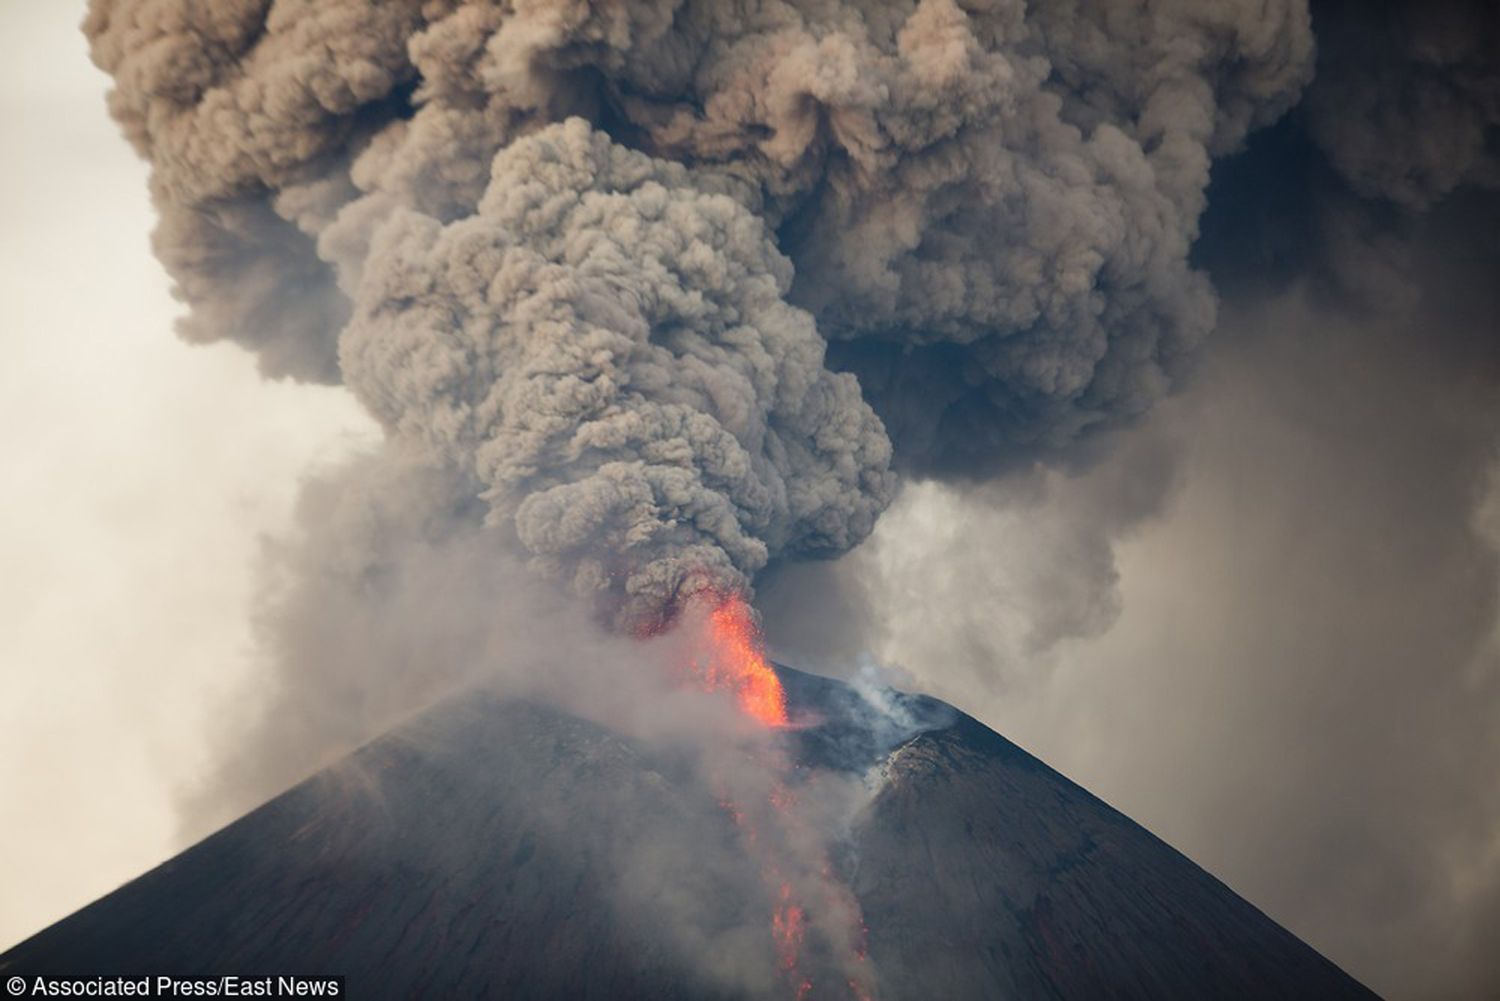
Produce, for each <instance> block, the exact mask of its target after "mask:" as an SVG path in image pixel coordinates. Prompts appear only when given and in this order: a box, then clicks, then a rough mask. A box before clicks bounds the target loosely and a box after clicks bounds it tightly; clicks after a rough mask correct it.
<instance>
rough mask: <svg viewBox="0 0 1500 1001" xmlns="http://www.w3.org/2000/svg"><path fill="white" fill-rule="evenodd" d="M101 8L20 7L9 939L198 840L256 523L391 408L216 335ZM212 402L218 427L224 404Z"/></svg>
mask: <svg viewBox="0 0 1500 1001" xmlns="http://www.w3.org/2000/svg"><path fill="white" fill-rule="evenodd" d="M82 16H83V4H82V3H81V2H79V3H71V2H69V3H63V2H52V0H7V2H6V3H4V4H0V38H4V39H5V47H6V53H5V59H4V60H0V81H3V82H0V121H3V125H0V128H3V130H4V133H5V135H6V136H8V141H7V148H6V154H5V156H4V157H3V158H0V219H3V220H4V225H5V235H4V239H3V240H0V303H3V304H4V306H3V313H0V316H3V324H4V326H3V337H4V341H5V348H6V352H5V353H6V362H5V365H4V366H3V367H0V415H3V416H0V453H3V454H4V456H5V462H4V464H3V466H0V484H3V485H0V495H3V496H4V498H5V501H4V511H5V515H4V517H3V518H0V567H4V573H3V575H0V608H3V609H4V612H3V613H0V665H3V670H4V675H5V698H4V699H3V700H0V790H3V791H4V795H3V796H0V831H3V832H4V833H3V835H0V839H3V840H0V844H3V848H4V850H3V851H0V886H3V887H4V892H0V942H3V943H5V944H7V945H8V944H9V943H11V942H14V941H17V940H19V939H20V938H22V937H23V936H25V935H27V934H29V933H30V932H33V931H35V930H37V929H38V928H40V927H42V926H43V925H45V924H47V923H48V922H51V921H53V920H55V919H57V918H59V917H61V916H63V915H64V914H66V913H68V912H70V911H72V910H73V909H75V908H77V907H78V906H80V905H82V904H84V903H87V902H88V901H89V900H91V899H93V898H94V897H97V896H98V895H100V894H101V893H103V892H105V891H107V890H109V889H111V888H112V887H113V886H115V885H116V884H118V883H120V882H123V881H124V880H126V879H128V878H130V877H132V876H134V875H137V874H139V873H140V872H141V871H143V870H144V869H146V868H148V867H149V866H151V865H154V864H155V863H157V862H159V861H161V860H162V859H163V858H165V857H166V856H167V855H168V854H170V853H172V852H173V851H174V850H176V849H177V848H179V847H181V846H180V845H179V844H178V842H177V840H176V834H175V825H176V820H175V816H174V809H173V804H172V803H171V800H170V797H171V793H172V790H173V789H174V788H176V787H177V786H178V785H179V784H180V783H182V782H184V781H190V780H191V779H192V777H193V776H195V775H196V774H198V772H199V770H200V769H202V768H203V767H205V766H204V762H203V760H202V748H203V747H204V746H205V743H206V736H207V734H208V732H209V731H211V730H212V729H213V728H214V727H216V726H217V725H218V717H219V714H221V713H223V712H226V711H232V706H231V705H230V704H228V703H227V702H226V701H225V699H226V697H227V696H229V695H231V694H233V693H235V692H236V691H237V688H236V684H237V683H238V682H241V681H243V678H244V676H245V674H246V672H248V671H250V670H251V669H252V662H251V654H250V648H249V636H248V628H247V620H246V605H247V600H248V597H249V593H250V592H249V590H248V581H249V570H250V561H251V560H252V559H253V557H254V554H255V552H256V548H257V545H258V538H259V536H260V535H261V533H263V532H265V531H266V530H267V529H270V528H274V527H275V526H277V525H279V524H281V523H283V521H284V520H285V518H286V517H287V513H288V510H289V506H290V503H291V500H292V498H293V495H294V493H295V490H296V485H297V479H298V473H299V471H300V470H303V469H305V468H307V467H308V466H309V464H312V463H317V462H319V461H326V460H327V459H329V458H331V457H332V456H334V455H336V454H338V453H339V452H340V451H342V450H344V449H346V448H347V447H348V443H349V442H350V441H351V440H352V439H354V438H357V437H358V436H360V435H367V434H369V433H371V422H369V421H368V419H367V418H365V417H364V416H363V415H362V413H361V412H360V411H359V410H358V408H357V407H356V406H355V405H354V404H353V403H352V402H351V401H350V400H349V399H348V398H347V397H346V396H345V394H343V393H342V392H341V391H337V390H329V389H312V388H306V387H293V386H290V385H277V384H270V383H266V382H263V381H262V380H261V379H260V378H259V377H258V376H257V375H256V373H255V367H254V364H253V363H252V362H251V360H250V358H249V356H247V355H245V354H244V353H243V352H241V351H239V350H237V349H235V348H232V347H229V346H227V345H225V346H216V347H212V348H208V349H204V350H194V349H191V348H189V347H187V346H186V345H184V344H182V343H180V342H179V341H178V340H177V339H176V338H174V337H173V336H172V333H171V324H172V319H173V317H174V316H175V315H176V314H177V312H178V307H177V305H176V304H175V303H174V302H173V301H172V299H171V297H170V295H169V294H168V283H167V280H166V277H165V275H164V274H163V273H162V270H161V267H160V266H159V265H158V264H157V263H156V260H155V259H154V258H153V257H152V256H151V251H150V247H149V244H148V234H149V232H150V229H151V226H152V222H153V214H152V211H151V208H150V205H149V202H148V199H147V195H146V169H145V166H144V165H143V164H141V163H140V162H139V161H137V159H136V157H135V155H134V153H133V152H132V151H131V150H130V148H129V146H127V145H126V143H125V142H124V141H123V140H122V139H121V137H120V135H119V131H118V129H117V128H116V127H115V125H114V123H113V122H111V121H110V120H109V117H108V115H107V113H106V111H105V106H104V93H105V89H106V78H105V77H104V75H103V74H101V73H99V72H98V71H97V70H96V69H94V67H93V66H92V65H91V64H90V63H89V61H88V56H87V52H86V47H85V44H84V40H83V36H82V35H81V34H80V33H79V31H78V29H77V25H78V21H79V20H80V19H81V18H82ZM210 409H212V410H213V411H214V413H215V414H216V416H215V418H214V419H213V420H212V421H208V420H205V419H204V415H205V413H206V412H208V411H209V410H210Z"/></svg>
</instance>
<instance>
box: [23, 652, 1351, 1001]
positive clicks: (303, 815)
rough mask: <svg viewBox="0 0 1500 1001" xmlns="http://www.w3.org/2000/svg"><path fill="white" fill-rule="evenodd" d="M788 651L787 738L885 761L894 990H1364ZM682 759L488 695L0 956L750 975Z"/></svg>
mask: <svg viewBox="0 0 1500 1001" xmlns="http://www.w3.org/2000/svg"><path fill="white" fill-rule="evenodd" d="M784 676H785V678H786V681H787V685H788V691H789V694H790V696H791V697H792V700H793V702H794V705H796V706H799V707H801V708H802V709H803V710H806V711H811V712H814V713H816V714H817V715H818V716H820V717H822V718H823V719H825V720H826V721H827V722H826V723H824V724H823V725H822V726H820V727H817V728H814V729H811V730H809V731H807V732H805V733H803V734H800V735H799V736H798V738H797V739H798V741H799V747H798V748H797V751H798V754H799V757H800V758H801V759H802V760H803V761H805V762H807V763H809V764H810V765H816V766H820V767H829V766H831V767H845V768H849V767H860V766H863V765H864V764H865V763H867V762H872V761H883V764H882V765H881V766H880V767H883V768H884V769H885V772H886V775H887V782H886V784H885V786H884V788H883V790H882V792H881V793H880V794H879V796H878V797H877V798H876V800H875V801H874V803H873V804H872V805H871V806H870V808H869V809H868V810H867V811H866V813H865V814H864V815H862V818H861V820H860V821H859V823H858V824H857V826H856V829H855V832H854V839H853V840H854V843H853V844H852V845H851V846H850V851H849V853H848V856H849V858H850V859H851V860H854V861H852V862H851V867H852V871H851V874H850V878H851V883H852V885H853V887H854V889H855V891H856V893H857V895H858V896H859V899H860V903H861V906H862V907H863V910H864V916H865V920H866V923H867V925H868V926H869V945H870V956H871V960H872V961H873V963H874V965H875V968H876V971H877V973H878V976H879V982H880V996H881V997H883V998H886V999H890V998H966V997H973V998H997V997H1006V998H1079V999H1095V998H1216V999H1228V998H1319V999H1322V998H1343V997H1360V998H1368V997H1371V996H1372V995H1370V994H1369V992H1367V991H1366V990H1364V988H1362V987H1361V986H1360V985H1359V984H1357V983H1356V982H1355V981H1353V980H1352V979H1350V978H1349V977H1348V976H1346V975H1345V974H1344V973H1342V972H1341V971H1340V970H1338V969H1337V968H1336V967H1335V966H1333V965H1332V964H1331V963H1329V962H1328V961H1327V960H1325V959H1323V958H1322V957H1321V956H1319V955H1318V954H1317V953H1316V952H1314V951H1313V950H1312V949H1310V948H1309V947H1307V946H1306V945H1304V944H1303V943H1301V942H1300V941H1298V940H1297V939H1296V938H1295V937H1294V936H1292V935H1291V934H1290V933H1288V932H1287V931H1285V930H1284V929H1282V928H1281V927H1280V926H1278V925H1276V924H1275V923H1274V922H1272V921H1271V920H1269V919H1268V918H1266V917H1265V916H1264V915H1262V914H1261V913H1260V912H1259V911H1257V910H1255V908H1253V907H1251V906H1250V905H1249V904H1247V903H1246V902H1245V901H1243V900H1241V899H1240V898H1239V897H1237V896H1235V894H1233V893H1232V892H1231V891H1230V890H1228V889H1227V888H1226V887H1225V886H1224V885H1223V884H1221V883H1219V882H1218V881H1217V880H1215V879H1213V877H1211V876H1209V875H1208V874H1207V873H1205V872H1203V871H1202V870H1201V869H1199V868H1198V867H1197V866H1195V865H1194V864H1193V863H1192V862H1190V861H1188V860H1187V859H1186V858H1184V857H1183V856H1182V855H1180V854H1179V853H1177V852H1176V851H1174V850H1172V849H1171V848H1170V847H1168V846H1167V845H1165V844H1164V843H1162V842H1161V841H1159V840H1158V839H1156V838H1155V837H1153V836H1152V835H1151V834H1150V833H1148V832H1147V831H1145V830H1144V829H1143V828H1141V827H1140V826H1139V825H1137V824H1134V823H1133V822H1131V821H1130V820H1129V819H1127V818H1126V817H1124V816H1123V815H1121V814H1119V813H1118V812H1116V811H1115V810H1112V809H1111V808H1109V807H1108V806H1106V805H1105V804H1103V803H1102V802H1100V801H1099V800H1097V799H1095V798H1094V797H1093V796H1091V795H1089V794H1088V793H1087V792H1085V791H1084V790H1082V789H1080V788H1079V787H1078V786H1076V785H1074V784H1073V783H1071V782H1069V781H1068V780H1067V779H1065V778H1063V777H1062V776H1060V775H1058V774H1057V773H1056V772H1054V771H1052V770H1051V769H1049V768H1047V767H1046V766H1045V765H1043V764H1041V763H1040V762H1039V761H1037V760H1036V759H1035V758H1032V757H1030V756H1029V755H1027V754H1026V753H1024V752H1023V751H1021V750H1020V749H1018V748H1016V747H1015V746H1014V745H1012V744H1010V743H1009V742H1007V741H1006V740H1004V739H1003V738H1001V737H999V736H998V735H996V734H994V733H993V732H991V731H989V730H988V729H986V728H984V727H983V726H981V725H980V724H978V723H977V722H975V721H974V720H972V719H969V718H968V717H964V716H962V715H960V714H957V713H955V712H952V711H951V710H948V709H947V708H946V707H944V706H942V705H941V704H940V703H936V702H934V701H932V700H927V699H908V700H906V702H905V705H906V707H907V708H908V709H909V710H911V711H912V712H913V713H914V714H915V715H916V716H917V717H919V718H924V719H926V720H928V721H929V722H928V723H927V724H926V725H927V729H926V730H925V731H923V732H920V733H919V734H918V735H917V736H915V737H909V738H908V739H904V740H900V741H899V742H897V743H896V744H895V746H894V747H893V748H892V746H891V745H892V741H893V739H894V738H893V737H892V736H891V734H890V733H889V732H887V733H880V732H874V733H872V732H871V731H870V730H869V729H868V727H867V726H865V725H864V724H863V723H860V722H856V720H859V719H863V718H864V716H862V715H859V714H856V713H855V712H854V709H855V707H857V705H858V698H857V697H856V696H854V695H853V693H852V692H850V690H849V689H847V688H845V687H844V686H842V685H840V684H838V683H835V682H830V681H826V680H824V679H817V678H813V677H811V676H808V675H801V674H798V673H797V672H790V671H789V672H786V673H785V675H784ZM679 779H680V775H679V774H678V772H676V771H674V764H673V762H671V761H670V760H665V759H663V758H662V757H661V756H652V755H650V754H648V753H647V752H646V751H644V750H643V749H641V748H639V747H638V746H636V745H634V744H633V743H631V742H630V741H627V740H625V739H623V738H621V737H619V736H617V735H615V734H612V733H610V732H609V731H606V730H604V729H602V728H600V727H598V726H595V725H593V724H590V723H587V722H584V721H581V720H578V719H576V718H573V717H570V716H567V715H565V714H562V713H559V712H557V711H555V710H551V709H546V708H542V707H539V706H535V705H530V704H526V703H516V702H502V701H500V700H498V699H497V698H495V697H494V696H491V695H487V694H482V693H474V694H471V695H469V696H466V697H465V698H464V699H463V700H460V701H457V702H453V703H449V704H446V705H444V706H440V707H439V708H438V709H436V710H434V711H432V712H431V713H429V714H427V716H425V717H423V718H421V719H419V720H417V721H416V722H415V723H413V724H411V725H410V726H407V727H405V728H402V729H401V730H399V731H397V732H396V733H394V734H392V735H389V736H387V737H385V738H383V739H382V740H379V741H376V742H375V743H373V744H371V745H369V746H368V747H366V748H364V749H362V750H360V751H359V752H357V753H356V754H355V755H353V756H352V757H351V759H350V761H349V762H348V763H346V764H345V765H344V766H342V767H340V768H338V769H334V770H331V771H330V772H328V773H324V774H323V775H320V776H317V777H315V778H313V779H311V780H309V781H308V782H305V783H303V784H302V785H299V786H297V787H296V788H294V789H292V790H291V791H289V792H287V793H285V794H284V795H282V796H280V797H278V798H276V799H275V800H272V801H271V802H270V803H268V804H266V805H265V806H263V807H261V808H260V809H258V810H256V811H254V812H252V813H250V814H248V815H246V816H245V817H243V818H241V819H240V820H239V821H237V822H235V823H233V824H231V825H230V826H229V827H227V828H225V829H224V830H222V831H220V832H219V833H217V834H215V835H213V836H212V837H210V838H208V839H206V840H204V841H203V842H201V843H199V844H198V845H196V846H194V847H193V848H190V849H189V850H187V851H186V852H184V853H182V854H181V855H179V856H178V857H176V858H175V859H172V860H171V861H169V862H167V863H166V864H164V865H162V866H160V867H158V868H157V869H154V870H152V871H151V872H149V873H147V874H146V875H144V876H142V877H141V878H139V879H137V880H135V881H133V882H131V883H128V884H126V885H125V886H123V887H121V888H120V889H119V890H117V891H115V892H114V893H112V894H110V895H109V896H107V897H104V898H103V899H101V900H99V901H97V902H96V903H94V904H92V905H90V906H89V907H86V908H84V909H83V910H81V911H79V912H78V913H76V914H74V915H72V916H71V917H69V918H66V919H64V920H63V921H60V922H58V923H57V924H55V925H53V926H52V927H50V928H48V929H46V930H44V931H42V932H41V933H39V934H38V935H36V936H34V937H33V938H31V939H29V940H27V941H26V942H23V943H21V944H20V945H18V946H16V947H15V948H14V949H12V950H11V951H10V952H8V953H6V954H5V955H4V956H0V975H3V976H9V975H11V974H13V973H18V972H19V973H27V974H29V973H40V972H50V973H66V974H70V975H79V974H86V973H137V974H147V973H150V974H156V973H175V974H187V973H195V972H204V973H235V974H240V975H246V976H260V975H265V974H276V973H304V974H329V973H343V974H346V975H348V977H349V984H348V986H349V992H350V994H351V996H353V997H357V998H358V997H410V996H423V995H425V996H460V997H461V996H481V995H490V996H501V997H597V998H605V997H647V996H649V997H656V998H676V997H695V998H696V997H711V996H715V995H717V994H723V993H724V990H723V988H722V987H717V988H716V987H715V985H716V984H718V985H722V984H724V983H736V982H738V983H744V982H746V977H749V978H750V980H749V982H751V983H754V982H755V976H756V974H755V972H754V970H751V971H750V972H749V973H747V972H746V971H745V970H744V969H743V968H741V967H742V966H743V965H744V959H743V957H745V956H750V957H758V956H764V957H765V960H764V963H765V968H766V969H767V970H770V969H771V968H772V965H773V963H772V960H771V956H772V955H773V953H772V945H771V943H770V941H769V934H768V933H766V934H765V935H764V936H761V937H758V933H756V932H746V931H745V929H747V928H749V929H758V928H763V927H764V926H765V923H766V922H765V920H764V915H766V914H767V913H769V910H768V904H767V902H766V901H765V900H761V899H744V897H745V894H744V892H743V890H741V891H739V892H738V893H736V892H734V891H732V890H731V889H730V888H731V887H734V886H739V887H743V886H745V885H753V884H754V883H755V882H756V880H755V878H754V875H753V873H751V872H749V871H748V869H747V867H748V866H749V865H750V863H749V861H748V860H746V859H745V858H744V856H743V855H742V853H741V852H740V851H739V849H738V847H737V846H738V840H737V834H736V832H735V830H734V829H733V826H732V824H731V823H730V822H729V821H728V819H727V818H726V816H725V814H724V812H723V811H722V810H721V809H720V808H719V807H718V805H717V804H716V803H715V802H714V801H713V799H712V798H711V797H707V796H704V795H703V794H702V793H700V792H694V791H692V790H694V789H696V788H698V787H697V786H695V785H694V784H693V783H690V782H686V781H680V780H679ZM642 818H649V828H647V827H643V826H642V824H643V820H642ZM673 832H681V833H680V839H681V840H680V843H673V842H674V839H675V838H677V837H678V835H675V834H674V833H673ZM690 844H691V851H690V850H689V845H690ZM687 859H692V860H694V862H695V864H694V865H693V866H692V867H691V868H689V867H686V866H684V865H683V861H684V860H687ZM669 919H675V920H669ZM668 925H670V926H672V927H678V928H686V929H688V931H687V932H681V931H679V933H678V934H677V935H676V936H675V937H673V936H668V935H664V934H663V933H662V932H661V929H662V928H663V927H666V926H668ZM684 934H688V935H691V936H693V937H692V938H691V939H690V940H684V938H683V937H682V936H683V935H684ZM747 936H748V937H747ZM689 955H691V956H692V957H695V958H696V960H697V962H689V960H688V956H689ZM736 957H739V958H738V959H737V958H736ZM736 962H738V963H740V964H741V967H736V966H735V964H736ZM705 965H706V967H707V968H708V971H709V972H708V973H705V972H704V970H705ZM716 965H717V966H718V967H719V969H718V971H717V972H719V973H721V974H722V976H720V977H718V978H715V977H714V976H713V974H714V972H715V967H716ZM750 965H752V966H754V965H756V963H754V962H752V963H751V964H750ZM736 978H737V979H736ZM773 985H774V981H773V980H771V979H770V978H769V974H768V975H767V979H766V980H765V990H767V991H771V990H772V989H773Z"/></svg>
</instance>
